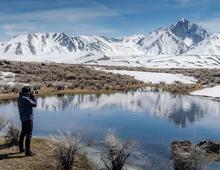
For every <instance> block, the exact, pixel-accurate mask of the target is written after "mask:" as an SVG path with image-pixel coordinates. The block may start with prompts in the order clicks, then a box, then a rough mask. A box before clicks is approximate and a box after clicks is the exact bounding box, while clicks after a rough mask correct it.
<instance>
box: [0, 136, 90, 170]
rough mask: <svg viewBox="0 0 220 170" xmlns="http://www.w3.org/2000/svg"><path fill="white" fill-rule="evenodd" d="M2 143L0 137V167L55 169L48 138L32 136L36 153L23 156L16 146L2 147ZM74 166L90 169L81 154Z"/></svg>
mask: <svg viewBox="0 0 220 170" xmlns="http://www.w3.org/2000/svg"><path fill="white" fill-rule="evenodd" d="M3 144H4V139H3V138H1V137H0V169H4V170H12V169H17V170H23V169H26V170H39V169H48V170H56V164H55V161H54V159H53V158H52V150H51V147H50V141H49V140H48V139H42V138H33V140H32V150H33V152H35V153H36V155H35V156H33V157H25V156H24V153H22V154H20V153H19V152H18V147H16V146H13V147H10V148H4V149H2V148H1V147H2V146H3ZM76 167H77V169H78V170H89V169H91V167H90V164H89V161H88V160H87V158H86V156H85V155H83V154H81V155H80V156H79V157H78V158H77V163H76Z"/></svg>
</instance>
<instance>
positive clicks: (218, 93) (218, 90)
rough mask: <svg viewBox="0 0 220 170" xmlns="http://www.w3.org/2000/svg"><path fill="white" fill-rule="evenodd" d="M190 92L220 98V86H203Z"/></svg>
mask: <svg viewBox="0 0 220 170" xmlns="http://www.w3.org/2000/svg"><path fill="white" fill-rule="evenodd" d="M191 94H192V95H197V96H206V97H214V98H220V86H214V87H210V88H204V89H202V90H197V91H194V92H192V93H191Z"/></svg>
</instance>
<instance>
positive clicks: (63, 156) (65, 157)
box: [52, 132, 81, 170]
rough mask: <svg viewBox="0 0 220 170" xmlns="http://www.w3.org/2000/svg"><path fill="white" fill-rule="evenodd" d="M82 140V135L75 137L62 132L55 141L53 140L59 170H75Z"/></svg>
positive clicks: (54, 154)
mask: <svg viewBox="0 0 220 170" xmlns="http://www.w3.org/2000/svg"><path fill="white" fill-rule="evenodd" d="M80 140H81V137H80V135H78V136H76V137H75V136H73V135H72V134H71V133H70V132H66V133H61V132H60V133H59V135H58V136H56V137H55V140H54V139H53V141H54V142H53V143H52V147H53V158H55V160H56V162H57V168H58V169H59V170H71V169H73V167H74V166H75V163H76V157H77V156H78V153H79V144H80Z"/></svg>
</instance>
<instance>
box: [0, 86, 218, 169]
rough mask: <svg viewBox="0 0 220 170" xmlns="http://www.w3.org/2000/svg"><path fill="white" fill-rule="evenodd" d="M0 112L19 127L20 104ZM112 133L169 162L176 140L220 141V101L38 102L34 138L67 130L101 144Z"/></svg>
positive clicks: (96, 98)
mask: <svg viewBox="0 0 220 170" xmlns="http://www.w3.org/2000/svg"><path fill="white" fill-rule="evenodd" d="M0 113H2V114H3V115H4V117H5V118H6V119H13V120H15V121H18V122H19V116H18V110H17V105H16V101H7V102H1V103H0ZM109 129H114V130H115V131H116V132H117V134H119V135H120V136H121V137H122V138H126V139H134V140H136V141H137V143H138V148H139V149H140V150H141V151H144V152H146V153H148V154H149V155H156V156H157V157H160V158H161V159H169V156H170V151H169V144H170V143H171V142H172V141H173V140H186V139H187V140H190V141H192V142H194V143H196V142H199V141H200V140H204V139H212V140H218V141H219V140H220V102H219V101H214V100H211V99H208V98H201V97H196V96H187V95H171V94H169V93H165V92H154V91H151V90H147V89H144V90H143V89H141V90H137V91H130V92H127V93H115V94H101V95H97V94H88V95H61V96H48V97H43V98H38V107H37V108H36V109H35V119H34V135H35V136H48V135H50V134H54V133H56V132H57V131H58V130H61V131H65V130H68V131H71V132H74V133H78V132H80V133H81V134H82V135H83V139H84V140H95V141H96V142H100V141H103V139H104V136H105V134H106V132H107V131H108V130H109ZM217 166H218V167H219V165H217Z"/></svg>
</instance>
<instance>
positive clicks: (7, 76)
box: [0, 72, 15, 85]
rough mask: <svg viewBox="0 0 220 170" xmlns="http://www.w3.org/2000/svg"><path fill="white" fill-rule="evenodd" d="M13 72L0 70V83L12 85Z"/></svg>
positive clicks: (13, 79)
mask: <svg viewBox="0 0 220 170" xmlns="http://www.w3.org/2000/svg"><path fill="white" fill-rule="evenodd" d="M14 81H15V74H14V73H12V72H0V84H8V85H13V84H14Z"/></svg>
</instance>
